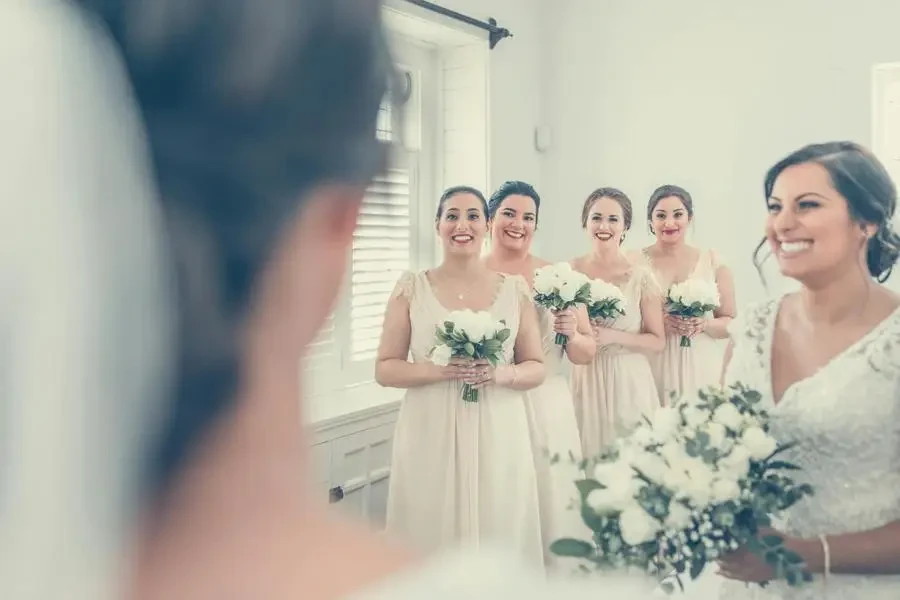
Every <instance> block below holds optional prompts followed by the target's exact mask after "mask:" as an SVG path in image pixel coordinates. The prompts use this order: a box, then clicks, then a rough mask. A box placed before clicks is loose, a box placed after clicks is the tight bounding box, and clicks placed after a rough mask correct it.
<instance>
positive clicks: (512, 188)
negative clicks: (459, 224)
mask: <svg viewBox="0 0 900 600" xmlns="http://www.w3.org/2000/svg"><path fill="white" fill-rule="evenodd" d="M510 196H528V197H529V198H531V199H532V200H534V223H535V225H537V222H538V215H540V212H541V197H540V196H539V195H538V193H537V190H535V189H534V186H532V185H531V184H530V183H525V182H524V181H506V182H504V183H503V185H501V186H500V187H498V188H497V190H496V191H495V192H494V193H493V194H491V197H490V199H489V200H488V218H489V219H493V218H494V215H496V214H497V211H498V210H500V206H501V205H502V204H503V201H504V200H506V199H507V198H509V197H510Z"/></svg>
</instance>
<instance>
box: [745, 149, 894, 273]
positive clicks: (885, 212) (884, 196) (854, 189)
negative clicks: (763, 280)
mask: <svg viewBox="0 0 900 600" xmlns="http://www.w3.org/2000/svg"><path fill="white" fill-rule="evenodd" d="M806 163H815V164H817V165H819V166H821V167H822V168H824V169H825V170H826V171H827V172H828V176H829V177H830V178H831V184H832V185H833V186H834V189H836V190H837V192H838V193H839V194H840V195H841V196H843V197H844V198H845V199H846V200H847V208H848V209H849V212H850V218H852V219H853V220H854V221H855V222H857V223H860V224H866V225H875V226H876V227H877V228H878V229H877V231H876V232H875V235H874V236H873V237H872V238H871V239H870V240H869V244H868V248H867V249H866V265H867V267H868V271H869V275H870V276H872V277H874V278H875V279H876V280H877V281H878V282H879V283H884V282H885V281H887V279H888V277H890V276H891V271H892V270H893V268H894V265H895V264H896V262H897V258H898V256H900V236H898V235H897V233H896V232H895V231H894V228H893V226H892V225H891V221H892V220H893V218H894V212H895V211H896V209H897V189H896V187H895V186H894V182H893V181H892V180H891V176H890V175H889V174H888V172H887V169H885V168H884V165H882V164H881V161H879V160H878V158H876V157H875V155H874V154H872V152H870V151H869V150H867V149H866V148H864V147H863V146H861V145H859V144H857V143H855V142H826V143H824V144H810V145H808V146H804V147H803V148H800V149H799V150H796V151H794V152H792V153H791V154H789V155H788V156H786V157H784V158H783V159H781V160H780V161H778V162H777V163H775V164H774V165H773V166H772V167H771V168H770V169H769V170H768V172H767V173H766V178H765V180H764V181H763V193H764V194H765V196H764V199H765V201H766V202H768V201H769V198H771V196H772V190H773V189H774V187H775V181H776V180H777V179H778V176H779V175H781V174H782V173H783V172H784V171H785V170H786V169H788V168H789V167H793V166H795V165H802V164H806ZM765 247H766V240H765V238H763V240H762V241H761V242H760V243H759V245H758V246H757V247H756V250H755V251H754V252H753V264H754V265H755V266H756V270H757V271H758V272H759V274H760V277H762V263H763V262H764V261H765V259H766V258H767V256H762V257H761V256H760V255H761V253H762V250H763V249H764V248H765Z"/></svg>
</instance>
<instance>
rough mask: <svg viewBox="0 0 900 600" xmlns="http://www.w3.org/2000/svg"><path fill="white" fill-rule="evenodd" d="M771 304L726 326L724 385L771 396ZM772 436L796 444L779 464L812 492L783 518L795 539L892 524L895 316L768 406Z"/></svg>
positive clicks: (899, 452)
mask: <svg viewBox="0 0 900 600" xmlns="http://www.w3.org/2000/svg"><path fill="white" fill-rule="evenodd" d="M778 305H779V302H778V301H777V300H771V301H769V302H766V303H764V304H762V305H759V306H757V307H754V308H753V309H751V310H750V311H749V312H748V313H747V315H746V317H745V319H744V320H741V321H737V322H736V324H735V325H736V326H735V327H733V329H732V331H733V333H734V339H735V351H734V355H733V357H732V360H731V364H730V365H729V368H728V373H727V380H728V381H729V382H731V381H743V382H745V383H747V384H748V385H752V386H754V387H756V388H757V389H759V390H760V391H761V392H762V393H763V397H764V400H765V402H768V403H769V404H770V405H771V404H772V403H773V398H772V377H771V368H770V367H771V357H772V333H773V330H774V325H775V317H776V313H777V309H778ZM770 410H771V411H772V415H773V423H772V427H773V431H774V433H775V435H776V436H777V437H778V438H779V439H780V440H781V441H784V442H788V441H796V442H798V446H797V447H796V448H794V449H792V450H791V451H790V455H789V456H786V458H787V459H788V460H791V461H793V462H795V463H797V464H798V465H799V466H801V467H802V469H803V470H802V471H800V472H799V473H798V478H800V479H804V480H807V481H808V482H809V483H810V484H812V485H813V486H814V487H815V490H816V494H815V496H814V497H813V498H811V499H810V500H808V501H806V502H804V503H803V504H801V505H799V506H797V507H795V509H794V510H792V511H791V513H790V514H788V515H786V517H787V519H786V523H785V525H786V527H787V528H788V529H789V530H790V532H791V533H793V534H795V535H801V536H804V537H805V536H816V535H818V534H820V533H826V534H829V533H830V534H836V533H845V532H852V531H861V530H865V529H871V528H874V527H878V526H880V525H884V524H885V523H887V522H889V521H892V520H895V519H900V310H898V311H895V312H894V313H893V314H892V315H891V316H890V317H888V318H887V319H886V320H885V321H883V322H882V323H881V324H880V325H878V326H877V327H876V328H874V329H873V330H872V331H871V332H869V334H867V335H866V336H865V337H863V339H861V340H860V341H859V342H857V343H856V344H854V345H852V346H851V347H849V348H848V349H847V350H845V351H844V352H842V353H841V354H840V355H839V356H837V357H836V358H834V359H833V360H832V361H831V362H829V363H828V364H827V365H825V366H824V367H823V368H822V369H820V370H819V371H818V372H817V373H815V374H814V375H812V376H810V377H808V378H806V379H803V380H801V381H798V382H796V383H795V384H793V385H792V386H790V387H789V388H788V389H787V390H786V391H785V393H784V395H783V397H782V398H781V400H780V401H779V403H778V405H777V406H770Z"/></svg>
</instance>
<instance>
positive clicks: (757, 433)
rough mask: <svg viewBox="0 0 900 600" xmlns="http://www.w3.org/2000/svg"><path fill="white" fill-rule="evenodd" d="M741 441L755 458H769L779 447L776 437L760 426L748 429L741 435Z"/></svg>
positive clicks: (751, 456)
mask: <svg viewBox="0 0 900 600" xmlns="http://www.w3.org/2000/svg"><path fill="white" fill-rule="evenodd" d="M741 443H742V444H743V445H744V447H745V448H746V449H747V453H748V454H749V455H750V458H752V459H753V460H763V459H765V458H768V457H769V456H770V455H771V454H772V453H773V452H775V449H776V448H778V442H776V441H775V438H773V437H772V436H770V435H769V434H768V433H766V432H765V431H763V430H762V429H761V428H759V427H751V428H750V429H747V430H746V431H745V432H744V434H743V435H742V436H741Z"/></svg>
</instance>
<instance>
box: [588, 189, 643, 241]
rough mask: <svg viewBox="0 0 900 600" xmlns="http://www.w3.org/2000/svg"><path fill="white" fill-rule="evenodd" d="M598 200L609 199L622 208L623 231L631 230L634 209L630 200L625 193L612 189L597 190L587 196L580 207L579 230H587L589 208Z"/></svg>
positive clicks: (589, 214)
mask: <svg viewBox="0 0 900 600" xmlns="http://www.w3.org/2000/svg"><path fill="white" fill-rule="evenodd" d="M600 198H609V199H610V200H615V201H616V203H618V205H619V206H621V207H622V218H623V219H625V231H628V230H629V229H631V221H632V219H633V218H634V209H633V208H632V206H631V199H630V198H629V197H628V195H627V194H625V192H623V191H622V190H620V189H618V188H614V187H601V188H597V189H596V190H594V191H593V192H591V193H590V195H588V197H587V199H586V200H585V201H584V206H582V207H581V228H582V229H587V222H588V217H590V216H591V208H592V207H593V206H594V204H595V203H596V202H597V200H599V199H600Z"/></svg>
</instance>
